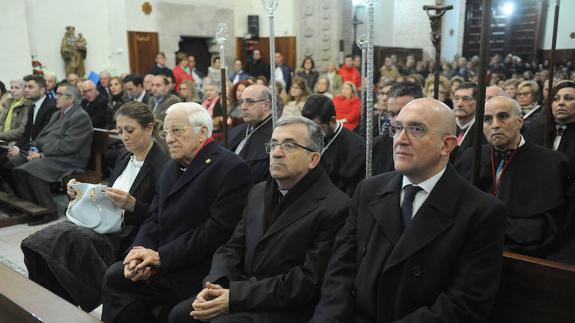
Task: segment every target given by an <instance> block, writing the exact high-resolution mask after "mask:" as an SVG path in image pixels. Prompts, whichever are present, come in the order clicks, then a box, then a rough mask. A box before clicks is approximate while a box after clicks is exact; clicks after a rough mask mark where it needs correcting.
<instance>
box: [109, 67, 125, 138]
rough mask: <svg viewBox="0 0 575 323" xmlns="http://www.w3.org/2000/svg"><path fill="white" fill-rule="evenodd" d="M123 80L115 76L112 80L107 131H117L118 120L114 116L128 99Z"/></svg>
mask: <svg viewBox="0 0 575 323" xmlns="http://www.w3.org/2000/svg"><path fill="white" fill-rule="evenodd" d="M122 84H123V83H122V78H121V77H119V76H114V77H112V79H111V80H110V96H109V98H108V115H107V117H106V118H107V122H106V128H107V129H116V120H115V119H114V116H115V115H116V112H117V111H118V109H120V107H121V106H122V104H124V102H126V98H125V96H124V88H123V87H122Z"/></svg>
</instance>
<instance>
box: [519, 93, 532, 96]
mask: <svg viewBox="0 0 575 323" xmlns="http://www.w3.org/2000/svg"><path fill="white" fill-rule="evenodd" d="M528 95H531V92H519V93H517V96H528Z"/></svg>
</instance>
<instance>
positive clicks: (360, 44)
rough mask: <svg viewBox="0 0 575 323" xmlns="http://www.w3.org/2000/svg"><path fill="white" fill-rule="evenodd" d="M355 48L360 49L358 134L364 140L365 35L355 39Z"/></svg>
mask: <svg viewBox="0 0 575 323" xmlns="http://www.w3.org/2000/svg"><path fill="white" fill-rule="evenodd" d="M357 47H359V49H361V89H360V98H361V119H360V123H359V134H360V136H362V137H364V138H365V115H366V106H365V92H366V91H365V90H366V84H365V69H366V66H365V65H366V64H365V61H366V50H367V40H366V39H365V35H361V36H360V37H359V38H358V39H357Z"/></svg>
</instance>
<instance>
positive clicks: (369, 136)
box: [362, 0, 376, 177]
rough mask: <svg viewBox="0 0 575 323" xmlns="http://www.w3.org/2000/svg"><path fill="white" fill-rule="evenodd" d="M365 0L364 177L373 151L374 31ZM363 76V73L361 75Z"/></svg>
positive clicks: (371, 11) (371, 5) (371, 0)
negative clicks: (365, 122)
mask: <svg viewBox="0 0 575 323" xmlns="http://www.w3.org/2000/svg"><path fill="white" fill-rule="evenodd" d="M375 1H376V0H367V1H366V2H367V49H366V51H367V55H366V57H367V62H366V65H367V67H366V69H367V70H366V77H367V86H366V87H365V91H366V93H365V94H366V100H365V101H366V105H367V107H366V110H367V111H366V121H367V124H366V129H365V130H366V133H365V177H370V176H371V166H372V165H371V164H372V157H373V155H372V153H373V32H374V19H375V18H374V16H375V9H374V2H375ZM362 78H363V75H362ZM362 83H363V81H362Z"/></svg>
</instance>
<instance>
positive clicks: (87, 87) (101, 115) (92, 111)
mask: <svg viewBox="0 0 575 323" xmlns="http://www.w3.org/2000/svg"><path fill="white" fill-rule="evenodd" d="M82 97H83V98H84V99H83V100H82V108H84V110H86V112H88V115H89V116H90V120H92V126H94V128H106V122H107V119H106V113H107V111H108V97H106V96H103V95H102V94H100V92H98V89H97V88H96V85H95V84H94V82H92V81H90V80H86V81H84V82H83V83H82Z"/></svg>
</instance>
